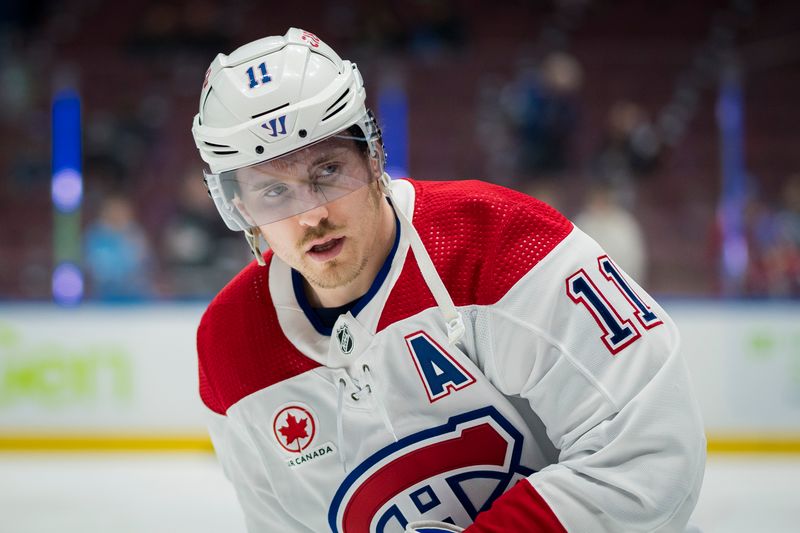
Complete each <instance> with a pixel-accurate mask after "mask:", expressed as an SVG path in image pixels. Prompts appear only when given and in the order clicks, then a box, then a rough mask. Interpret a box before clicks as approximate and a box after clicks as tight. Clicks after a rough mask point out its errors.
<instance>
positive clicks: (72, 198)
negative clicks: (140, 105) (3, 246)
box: [50, 89, 84, 305]
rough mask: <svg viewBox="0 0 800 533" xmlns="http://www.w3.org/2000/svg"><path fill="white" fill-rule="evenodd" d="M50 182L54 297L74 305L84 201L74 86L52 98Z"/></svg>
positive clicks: (79, 291) (79, 288) (79, 293)
mask: <svg viewBox="0 0 800 533" xmlns="http://www.w3.org/2000/svg"><path fill="white" fill-rule="evenodd" d="M52 136H53V137H52V140H53V143H52V165H53V168H52V172H53V175H52V181H51V183H50V194H51V198H52V201H53V207H54V208H55V212H54V219H53V223H54V226H53V230H54V232H53V252H54V253H53V256H54V263H55V264H56V265H58V266H57V267H56V268H55V269H54V270H53V277H52V291H53V300H54V301H55V302H56V303H59V304H62V305H75V304H77V303H79V302H80V300H81V298H83V291H84V284H83V273H82V272H81V269H80V267H79V266H78V264H79V262H80V255H81V254H80V208H81V203H82V201H83V175H82V166H81V157H82V155H81V101H80V97H79V96H78V93H77V92H76V91H75V90H74V89H63V90H60V91H58V92H57V93H56V94H55V96H54V97H53V106H52Z"/></svg>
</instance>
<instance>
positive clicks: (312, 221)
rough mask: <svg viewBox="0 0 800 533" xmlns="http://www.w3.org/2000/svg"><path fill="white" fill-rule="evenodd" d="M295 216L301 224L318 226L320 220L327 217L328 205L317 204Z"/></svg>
mask: <svg viewBox="0 0 800 533" xmlns="http://www.w3.org/2000/svg"><path fill="white" fill-rule="evenodd" d="M297 217H298V219H297V221H298V222H299V223H300V225H301V226H306V227H313V226H319V224H320V222H322V221H323V220H325V219H326V218H328V207H327V206H326V204H322V205H318V206H317V207H315V208H314V209H309V210H308V211H306V212H305V213H300V214H299V215H297Z"/></svg>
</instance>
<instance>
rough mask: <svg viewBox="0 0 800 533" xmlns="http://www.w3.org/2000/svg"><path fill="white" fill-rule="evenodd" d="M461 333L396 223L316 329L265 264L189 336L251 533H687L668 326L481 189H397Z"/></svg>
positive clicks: (614, 279) (280, 271)
mask: <svg viewBox="0 0 800 533" xmlns="http://www.w3.org/2000/svg"><path fill="white" fill-rule="evenodd" d="M392 187H393V191H394V198H395V204H396V205H395V207H396V208H397V209H400V210H402V212H403V213H405V215H406V216H407V217H408V218H410V219H412V222H413V224H414V227H415V228H416V230H417V232H418V234H419V235H420V237H421V239H422V241H423V243H424V244H425V247H426V249H427V250H428V253H429V254H430V258H431V259H432V261H433V264H434V265H435V267H436V271H437V272H438V274H439V276H440V277H441V279H442V281H443V282H444V285H445V287H446V288H447V291H448V292H449V294H450V295H451V296H452V299H453V301H454V303H455V304H456V306H457V308H458V310H459V311H460V313H461V314H462V316H463V317H464V322H465V325H466V334H465V335H464V336H463V338H462V339H461V340H460V341H459V342H458V343H456V344H455V345H451V344H449V343H448V336H447V329H446V324H445V321H444V319H443V317H442V314H441V313H440V312H439V309H438V307H437V306H436V302H435V301H434V298H433V296H432V293H431V292H430V290H429V289H428V286H427V285H426V284H425V282H424V280H423V278H422V275H421V273H420V270H419V267H418V264H417V261H416V260H415V257H414V254H413V252H412V251H411V249H410V247H409V239H408V235H407V234H406V232H404V231H401V229H400V227H399V225H398V231H397V238H396V241H395V244H394V247H393V249H392V251H391V253H390V255H389V257H388V258H387V260H386V263H385V264H384V266H383V268H382V269H381V271H380V272H379V274H378V276H377V278H376V279H375V282H374V283H373V285H372V287H371V289H370V290H369V292H368V293H367V294H366V295H365V296H364V297H363V298H362V299H361V300H360V301H359V302H358V304H357V305H356V306H355V307H354V308H353V309H352V310H351V311H350V312H348V313H347V314H344V315H342V316H340V317H339V319H338V321H337V322H336V324H335V325H334V327H333V328H332V329H330V330H328V329H326V328H325V327H324V326H323V325H322V324H321V323H319V321H318V320H316V318H315V315H314V313H313V312H312V311H311V309H310V308H309V306H308V303H307V301H306V299H305V295H304V292H303V290H302V283H301V279H300V277H299V274H297V273H296V272H293V271H292V269H290V268H289V267H288V266H287V265H286V264H285V263H284V262H282V261H281V260H280V259H279V258H278V257H276V256H274V255H272V254H271V252H267V254H266V256H265V257H266V261H267V267H258V266H256V265H255V263H253V264H251V265H250V266H249V267H247V268H246V269H245V270H243V271H242V272H241V273H240V274H239V275H238V276H237V277H236V278H235V279H234V280H233V281H232V282H231V283H230V284H229V285H228V286H227V287H226V288H225V289H223V290H222V291H221V292H220V294H219V295H218V296H217V297H216V298H215V299H214V301H213V302H212V303H211V305H210V306H209V308H208V310H207V311H206V313H205V315H204V317H203V319H202V322H201V324H200V327H199V330H198V353H199V370H200V392H201V396H202V398H203V401H204V402H205V404H206V406H207V407H208V408H209V409H210V411H211V412H212V413H211V417H212V421H211V424H210V433H211V437H212V441H213V443H214V447H215V449H216V452H217V455H218V457H219V459H220V461H221V464H222V466H223V468H224V470H225V473H226V475H227V476H228V478H229V479H230V480H231V481H232V483H233V485H234V487H235V489H236V492H237V495H238V498H239V501H240V503H241V506H242V508H243V509H244V514H245V519H246V523H247V526H248V529H249V530H250V531H251V532H306V533H312V532H313V533H322V532H324V531H331V532H334V533H368V532H369V533H383V532H385V533H390V532H401V531H403V529H404V527H405V525H406V523H407V522H410V521H415V520H422V519H429V520H443V521H449V522H453V523H455V524H458V525H460V526H462V527H466V526H470V524H473V523H474V524H473V525H472V526H471V527H469V528H468V530H467V531H469V532H475V533H485V532H490V531H491V532H500V531H509V532H510V531H516V532H526V533H527V532H537V531H564V530H566V531H570V532H604V531H608V532H634V531H659V532H661V531H665V532H666V531H683V530H684V528H685V526H686V522H687V520H688V518H689V515H690V514H691V512H692V510H693V508H694V505H695V503H696V500H697V497H698V493H699V490H700V485H701V482H702V477H703V471H704V464H705V440H704V436H703V430H702V424H701V420H700V418H699V410H698V408H697V406H696V403H695V400H694V398H693V394H692V391H691V388H690V384H689V377H688V373H687V370H686V368H685V365H684V362H683V360H682V358H681V355H680V354H679V341H678V333H677V331H676V328H675V326H674V324H673V322H672V321H671V320H670V319H669V317H668V316H667V314H666V313H665V312H664V310H663V309H662V308H661V307H660V306H659V305H658V304H657V303H656V302H654V301H653V300H652V299H651V298H650V297H649V296H648V295H647V294H646V293H645V292H644V291H643V290H642V289H641V287H639V286H638V285H636V284H635V283H634V282H633V281H632V280H631V279H629V278H628V277H627V275H626V274H625V273H623V272H622V271H620V269H619V268H618V267H617V266H616V265H615V264H614V262H613V261H612V260H611V259H610V258H608V257H607V256H606V255H605V254H604V252H603V250H602V249H600V248H599V246H598V245H597V244H596V243H595V242H594V241H592V240H591V239H590V238H589V237H587V236H586V235H585V234H584V233H583V232H581V231H580V230H579V229H578V228H576V227H574V226H573V225H572V224H571V223H570V222H569V221H568V220H567V219H565V218H564V217H563V216H562V215H560V214H559V213H558V212H556V211H555V210H553V209H551V208H550V207H548V206H546V205H545V204H543V203H541V202H539V201H537V200H535V199H533V198H530V197H528V196H525V195H523V194H520V193H516V192H513V191H510V190H508V189H504V188H502V187H497V186H493V185H489V184H486V183H481V182H475V181H462V182H439V183H437V182H421V181H412V180H396V181H394V182H393V184H392Z"/></svg>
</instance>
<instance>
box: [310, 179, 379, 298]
mask: <svg viewBox="0 0 800 533" xmlns="http://www.w3.org/2000/svg"><path fill="white" fill-rule="evenodd" d="M369 187H373V185H369ZM374 187H375V188H374V189H371V190H370V191H369V194H368V200H367V201H368V202H370V207H371V210H372V215H373V216H372V218H373V219H374V221H375V222H376V223H378V221H379V219H380V201H381V199H382V198H383V194H382V193H381V192H380V191H379V190H378V188H377V183H376V184H375V185H374ZM323 226H324V224H323ZM325 229H328V228H325ZM333 229H336V230H338V229H341V228H340V227H334V228H333ZM331 231H332V230H331ZM326 233H328V232H327V231H326ZM364 233H365V234H366V232H364ZM307 238H308V237H307ZM345 244H347V243H346V242H345ZM372 244H373V246H372V248H370V249H368V250H367V251H366V253H365V254H364V256H363V257H362V258H361V261H359V262H358V263H355V264H353V265H351V266H350V267H349V268H347V266H346V265H344V264H342V262H341V261H340V260H339V258H338V257H337V258H334V259H331V260H330V261H327V262H326V263H324V264H323V265H321V267H322V268H321V270H320V271H316V269H315V268H314V267H313V266H311V265H312V263H311V261H310V260H309V259H307V258H303V262H304V263H305V265H306V266H307V268H306V269H304V270H305V272H301V274H302V275H303V277H304V278H305V279H306V281H308V283H309V284H311V285H313V286H314V287H316V288H318V289H337V288H339V287H344V286H346V285H348V284H350V283H352V282H353V281H355V280H356V279H358V277H359V276H360V275H361V273H362V272H364V269H366V268H367V264H369V260H370V257H371V256H372V249H373V248H374V247H375V246H374V245H375V243H374V242H373V243H372Z"/></svg>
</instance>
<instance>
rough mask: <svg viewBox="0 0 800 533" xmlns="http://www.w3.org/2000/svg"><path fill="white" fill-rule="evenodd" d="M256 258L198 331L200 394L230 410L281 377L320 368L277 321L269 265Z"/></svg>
mask: <svg viewBox="0 0 800 533" xmlns="http://www.w3.org/2000/svg"><path fill="white" fill-rule="evenodd" d="M264 258H265V259H266V261H267V266H266V267H260V266H258V265H257V264H256V263H255V261H253V262H252V263H251V264H250V265H248V266H247V267H246V268H245V269H244V270H242V271H241V272H240V273H239V274H238V275H237V276H236V277H235V278H233V280H231V282H230V283H228V285H226V286H225V288H224V289H222V291H220V293H219V294H218V295H217V296H216V297H215V298H214V300H212V302H211V304H210V305H209V306H208V309H207V310H206V312H205V314H204V315H203V318H202V320H201V321H200V326H199V327H198V329H197V354H198V363H199V372H200V397H201V398H202V399H203V403H205V404H206V406H208V408H209V409H211V410H212V411H214V412H217V413H219V414H225V412H226V411H227V410H228V408H229V407H230V406H231V405H233V404H235V403H236V402H238V401H239V400H241V399H242V398H244V397H245V396H247V395H249V394H252V393H254V392H256V391H258V390H261V389H263V388H265V387H269V386H270V385H273V384H275V383H278V382H279V381H283V380H285V379H289V378H291V377H293V376H296V375H298V374H302V373H303V372H306V371H308V370H311V369H313V368H316V367H318V366H319V363H317V362H316V361H313V360H312V359H309V358H308V357H306V356H305V355H303V354H302V353H301V352H300V351H299V350H298V349H297V348H295V347H294V345H292V343H291V342H289V339H287V338H286V335H285V334H284V333H283V331H282V330H281V328H280V326H279V325H278V316H277V314H276V313H275V306H274V305H273V303H272V298H271V296H270V293H269V282H268V273H269V264H270V262H271V260H272V251H269V252H267V254H266V255H265V257H264Z"/></svg>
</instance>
